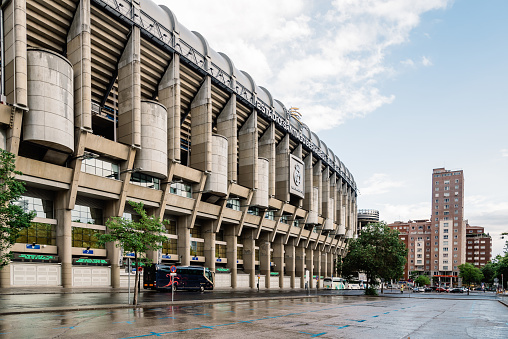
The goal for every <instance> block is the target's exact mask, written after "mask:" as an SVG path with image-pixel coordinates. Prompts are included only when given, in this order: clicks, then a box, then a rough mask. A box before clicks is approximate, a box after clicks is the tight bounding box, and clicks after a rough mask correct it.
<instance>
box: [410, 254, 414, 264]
mask: <svg viewBox="0 0 508 339" xmlns="http://www.w3.org/2000/svg"><path fill="white" fill-rule="evenodd" d="M410 257H411V258H414V257H415V255H414V254H411V255H410ZM411 262H413V261H411Z"/></svg>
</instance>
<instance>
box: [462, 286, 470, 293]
mask: <svg viewBox="0 0 508 339" xmlns="http://www.w3.org/2000/svg"><path fill="white" fill-rule="evenodd" d="M461 289H462V292H463V293H467V291H469V289H468V288H467V287H461Z"/></svg>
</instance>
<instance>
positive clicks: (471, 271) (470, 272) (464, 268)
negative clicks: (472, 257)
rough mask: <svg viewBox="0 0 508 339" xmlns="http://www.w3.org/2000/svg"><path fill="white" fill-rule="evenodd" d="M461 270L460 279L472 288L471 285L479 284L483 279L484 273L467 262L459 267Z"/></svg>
mask: <svg viewBox="0 0 508 339" xmlns="http://www.w3.org/2000/svg"><path fill="white" fill-rule="evenodd" d="M459 270H460V273H459V277H461V278H462V284H466V285H468V286H471V284H473V283H479V282H480V281H482V279H483V274H482V271H481V270H480V269H479V268H478V267H475V266H474V265H473V264H471V263H468V262H466V263H464V264H462V265H459ZM468 294H469V291H468Z"/></svg>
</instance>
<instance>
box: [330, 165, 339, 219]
mask: <svg viewBox="0 0 508 339" xmlns="http://www.w3.org/2000/svg"><path fill="white" fill-rule="evenodd" d="M330 198H332V199H333V202H332V205H333V206H332V210H333V220H332V221H333V223H334V224H337V219H338V217H337V173H333V174H332V175H331V177H330ZM334 227H335V229H337V227H336V225H335V226H334Z"/></svg>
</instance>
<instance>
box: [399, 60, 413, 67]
mask: <svg viewBox="0 0 508 339" xmlns="http://www.w3.org/2000/svg"><path fill="white" fill-rule="evenodd" d="M400 63H401V64H402V65H404V66H409V67H414V65H415V62H414V61H413V60H411V59H406V60H402V61H401V62H400Z"/></svg>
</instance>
